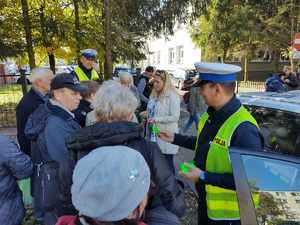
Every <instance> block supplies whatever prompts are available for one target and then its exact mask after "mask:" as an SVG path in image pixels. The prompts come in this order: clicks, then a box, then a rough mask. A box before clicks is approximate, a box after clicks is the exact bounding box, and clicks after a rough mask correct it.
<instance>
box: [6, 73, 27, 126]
mask: <svg viewBox="0 0 300 225" xmlns="http://www.w3.org/2000/svg"><path fill="white" fill-rule="evenodd" d="M22 96H23V94H22V85H21V77H20V75H0V127H1V128H2V127H16V106H17V104H18V103H19V101H20V100H21V98H22Z"/></svg>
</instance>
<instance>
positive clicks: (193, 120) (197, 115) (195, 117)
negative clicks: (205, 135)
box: [183, 112, 201, 133]
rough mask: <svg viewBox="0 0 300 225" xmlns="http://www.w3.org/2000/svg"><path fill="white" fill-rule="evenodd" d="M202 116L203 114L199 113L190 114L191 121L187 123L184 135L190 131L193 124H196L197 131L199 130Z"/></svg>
mask: <svg viewBox="0 0 300 225" xmlns="http://www.w3.org/2000/svg"><path fill="white" fill-rule="evenodd" d="M200 115H201V114H200V113H198V112H196V113H193V114H190V117H189V120H188V121H187V123H186V125H185V126H184V128H183V133H186V132H187V131H188V129H190V127H191V126H192V125H193V123H195V126H196V130H197V128H198V122H199V118H200Z"/></svg>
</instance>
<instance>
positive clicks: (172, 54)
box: [169, 48, 175, 64]
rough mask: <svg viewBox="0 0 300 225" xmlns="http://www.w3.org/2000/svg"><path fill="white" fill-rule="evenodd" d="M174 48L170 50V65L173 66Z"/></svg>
mask: <svg viewBox="0 0 300 225" xmlns="http://www.w3.org/2000/svg"><path fill="white" fill-rule="evenodd" d="M174 60H175V53H174V48H169V64H173V63H174V62H175V61H174Z"/></svg>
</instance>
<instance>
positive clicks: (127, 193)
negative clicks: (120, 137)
mask: <svg viewBox="0 0 300 225" xmlns="http://www.w3.org/2000/svg"><path fill="white" fill-rule="evenodd" d="M149 187H150V169H149V167H148V165H147V163H146V161H145V159H144V157H143V156H142V155H141V154H140V153H139V152H137V151H136V150H133V149H131V148H128V147H125V146H113V147H100V148H96V149H94V150H93V151H92V152H91V153H90V154H88V155H86V156H85V157H83V158H82V159H80V160H79V161H78V163H77V165H76V167H75V170H74V173H73V184H72V189H71V192H72V202H73V204H74V206H75V208H76V209H77V210H78V212H79V216H64V217H61V218H60V219H59V221H58V223H57V225H65V224H98V223H99V222H101V224H103V225H105V224H110V225H112V224H121V223H122V224H141V223H140V218H141V216H142V214H143V211H144V209H145V206H146V203H147V193H148V190H149Z"/></svg>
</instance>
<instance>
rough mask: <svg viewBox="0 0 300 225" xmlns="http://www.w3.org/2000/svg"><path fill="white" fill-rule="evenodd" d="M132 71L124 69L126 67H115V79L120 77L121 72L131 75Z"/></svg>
mask: <svg viewBox="0 0 300 225" xmlns="http://www.w3.org/2000/svg"><path fill="white" fill-rule="evenodd" d="M130 71H131V70H130V69H129V68H128V67H124V66H117V67H115V69H114V74H113V76H114V77H119V73H120V72H128V73H130Z"/></svg>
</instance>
